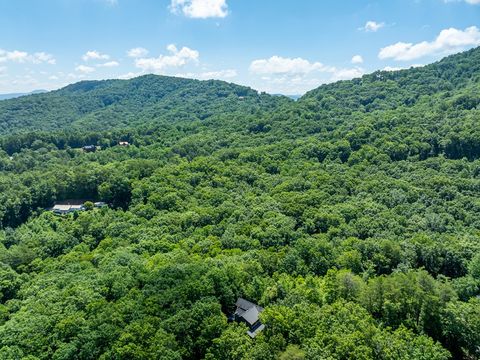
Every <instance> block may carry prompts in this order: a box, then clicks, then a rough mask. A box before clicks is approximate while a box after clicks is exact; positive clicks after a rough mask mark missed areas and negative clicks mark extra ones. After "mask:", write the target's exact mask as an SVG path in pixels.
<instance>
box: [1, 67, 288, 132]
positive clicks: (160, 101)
mask: <svg viewBox="0 0 480 360" xmlns="http://www.w3.org/2000/svg"><path fill="white" fill-rule="evenodd" d="M285 100H286V98H284V97H280V98H273V97H271V96H267V95H265V94H263V95H262V94H258V93H257V92H256V91H254V90H252V89H250V88H247V87H244V86H239V85H235V84H228V83H225V82H222V81H216V80H210V81H199V80H190V79H182V78H174V77H167V76H156V75H145V76H141V77H137V78H135V79H132V80H104V81H82V82H79V83H76V84H72V85H69V86H67V87H65V88H62V89H60V90H57V91H52V92H49V93H45V94H37V95H35V96H28V97H22V98H20V99H11V100H7V101H2V102H0V125H1V127H0V131H1V132H2V133H3V134H8V133H18V132H25V131H29V130H37V131H38V130H47V131H51V130H65V129H67V130H74V129H80V130H95V131H99V130H107V129H113V128H122V127H127V126H138V125H145V124H148V123H151V122H158V121H161V120H168V121H179V120H191V121H193V120H204V119H206V118H208V117H210V116H212V115H215V114H220V113H222V112H224V111H225V109H228V111H229V112H232V113H233V112H241V113H243V114H250V113H252V112H255V111H258V110H259V109H264V110H269V109H270V108H271V107H272V106H275V105H278V103H281V102H282V101H283V102H284V101H285Z"/></svg>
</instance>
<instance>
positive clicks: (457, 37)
mask: <svg viewBox="0 0 480 360" xmlns="http://www.w3.org/2000/svg"><path fill="white" fill-rule="evenodd" d="M478 45H480V31H479V29H478V28H477V27H476V26H471V27H469V28H466V29H465V30H458V29H455V28H449V29H444V30H442V31H441V32H440V34H439V35H438V36H437V38H436V39H435V40H433V41H431V42H428V41H423V42H420V43H417V44H413V43H404V42H398V43H396V44H393V45H390V46H387V47H384V48H382V49H381V50H380V52H379V54H378V57H379V58H380V59H394V60H401V61H409V60H413V59H418V58H421V57H424V56H428V55H447V54H452V53H455V52H457V51H461V50H463V49H465V48H467V47H472V46H478Z"/></svg>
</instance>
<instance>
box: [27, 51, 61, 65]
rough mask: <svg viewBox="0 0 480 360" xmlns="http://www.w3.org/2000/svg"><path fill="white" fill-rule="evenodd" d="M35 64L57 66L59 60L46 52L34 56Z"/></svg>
mask: <svg viewBox="0 0 480 360" xmlns="http://www.w3.org/2000/svg"><path fill="white" fill-rule="evenodd" d="M32 62H33V63H35V64H40V63H43V62H44V63H47V64H50V65H55V64H56V63H57V60H55V58H54V57H53V55H51V54H47V53H45V52H43V51H42V52H37V53H35V54H33V60H32Z"/></svg>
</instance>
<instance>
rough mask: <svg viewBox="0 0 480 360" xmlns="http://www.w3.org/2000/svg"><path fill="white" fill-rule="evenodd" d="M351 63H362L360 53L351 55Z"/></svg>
mask: <svg viewBox="0 0 480 360" xmlns="http://www.w3.org/2000/svg"><path fill="white" fill-rule="evenodd" d="M352 64H363V57H362V56H361V55H355V56H354V57H352Z"/></svg>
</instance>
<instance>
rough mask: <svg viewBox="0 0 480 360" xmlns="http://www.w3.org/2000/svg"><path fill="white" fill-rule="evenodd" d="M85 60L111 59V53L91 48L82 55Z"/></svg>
mask: <svg viewBox="0 0 480 360" xmlns="http://www.w3.org/2000/svg"><path fill="white" fill-rule="evenodd" d="M82 59H83V61H90V60H108V59H110V56H109V55H106V54H101V53H99V52H98V51H96V50H90V51H87V52H86V53H85V55H83V56H82Z"/></svg>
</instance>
